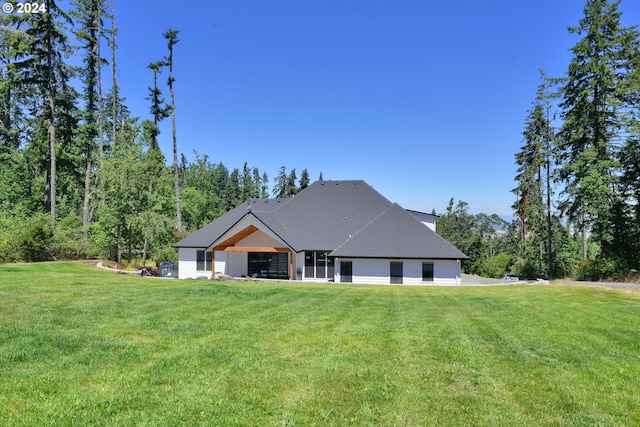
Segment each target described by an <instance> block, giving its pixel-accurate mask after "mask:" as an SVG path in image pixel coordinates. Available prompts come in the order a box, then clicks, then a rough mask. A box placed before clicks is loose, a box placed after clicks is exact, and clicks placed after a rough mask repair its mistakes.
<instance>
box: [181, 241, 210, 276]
mask: <svg viewBox="0 0 640 427" xmlns="http://www.w3.org/2000/svg"><path fill="white" fill-rule="evenodd" d="M200 250H202V249H200ZM197 251H198V249H196V248H180V249H179V250H178V260H179V263H178V278H179V279H195V278H197V277H202V276H206V277H210V276H211V271H198V270H197V265H196V252H197Z"/></svg>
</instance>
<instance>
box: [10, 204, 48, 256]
mask: <svg viewBox="0 0 640 427" xmlns="http://www.w3.org/2000/svg"><path fill="white" fill-rule="evenodd" d="M52 247H53V227H52V225H51V217H50V216H49V215H46V214H38V215H35V216H33V217H32V218H30V219H29V220H27V222H26V224H25V225H24V227H23V228H22V232H21V233H20V236H19V238H18V248H19V253H20V259H22V260H23V261H31V262H38V261H51V260H53V259H54V255H53V251H52Z"/></svg>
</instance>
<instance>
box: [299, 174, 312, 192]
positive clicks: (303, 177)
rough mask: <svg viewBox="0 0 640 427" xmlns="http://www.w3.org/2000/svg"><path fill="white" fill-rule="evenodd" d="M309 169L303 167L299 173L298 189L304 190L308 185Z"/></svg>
mask: <svg viewBox="0 0 640 427" xmlns="http://www.w3.org/2000/svg"><path fill="white" fill-rule="evenodd" d="M309 181H310V180H309V171H308V170H307V169H306V168H305V169H303V170H302V173H301V174H300V191H302V190H304V189H305V188H307V187H308V186H309Z"/></svg>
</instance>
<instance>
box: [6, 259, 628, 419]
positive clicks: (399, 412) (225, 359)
mask: <svg viewBox="0 0 640 427" xmlns="http://www.w3.org/2000/svg"><path fill="white" fill-rule="evenodd" d="M0 425H2V426H14V425H24V426H36V425H37V426H45V425H78V426H85V425H105V426H106V425H108V426H117V425H154V426H155V425H171V426H175V425H185V426H194V425H207V426H210V425H225V426H227V425H248V426H258V425H260V426H309V425H334V426H345V425H353V426H362V425H375V426H389V425H397V426H422V425H432V426H447V425H452V426H460V425H479V426H518V425H522V426H525V425H526V426H529V425H535V426H544V425H548V426H558V425H563V426H571V425H576V426H578V425H579V426H582V425H586V426H596V425H602V426H615V425H626V426H631V425H640V294H638V293H636V294H634V293H629V292H627V293H624V292H616V291H608V290H603V289H596V288H586V287H585V288H581V287H560V286H521V287H519V286H506V287H477V288H436V287H391V286H348V285H338V284H326V285H310V284H289V283H221V282H210V281H200V280H186V281H179V280H156V279H142V278H139V277H128V276H123V275H117V274H113V273H109V272H103V271H99V270H96V269H94V268H92V267H89V266H86V265H83V264H80V263H45V264H30V265H27V264H21V265H0Z"/></svg>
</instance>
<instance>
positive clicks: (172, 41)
mask: <svg viewBox="0 0 640 427" xmlns="http://www.w3.org/2000/svg"><path fill="white" fill-rule="evenodd" d="M178 33H179V31H178V30H171V29H169V30H168V31H166V32H165V33H163V34H162V35H163V37H164V38H165V39H167V47H168V48H169V55H168V56H167V57H166V58H165V62H166V63H167V66H168V67H169V78H168V79H167V85H168V86H169V93H170V95H171V129H172V136H173V138H172V139H173V172H174V178H175V181H174V183H175V185H174V188H175V193H176V229H177V230H178V232H181V231H182V230H183V227H182V207H181V205H182V201H181V198H180V176H179V174H178V169H179V167H178V139H177V136H176V94H175V91H174V88H173V83H174V82H175V78H174V77H173V47H174V46H175V45H176V43H178V42H179V41H180V40H178Z"/></svg>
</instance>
